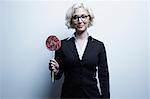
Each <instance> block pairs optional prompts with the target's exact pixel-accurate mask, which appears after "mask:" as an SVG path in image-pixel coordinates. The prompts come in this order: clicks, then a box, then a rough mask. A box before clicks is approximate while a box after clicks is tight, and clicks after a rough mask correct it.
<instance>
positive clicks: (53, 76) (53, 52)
mask: <svg viewBox="0 0 150 99" xmlns="http://www.w3.org/2000/svg"><path fill="white" fill-rule="evenodd" d="M54 58H55V51H52V59H54ZM54 74H55V73H54V71H52V83H54V81H55V79H54V78H55V75H54Z"/></svg>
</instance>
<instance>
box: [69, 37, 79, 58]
mask: <svg viewBox="0 0 150 99" xmlns="http://www.w3.org/2000/svg"><path fill="white" fill-rule="evenodd" d="M74 40H75V39H74V38H73V37H72V38H70V39H69V40H68V43H67V44H68V45H67V46H68V48H69V49H70V51H71V52H72V55H75V57H77V59H78V60H80V59H79V55H78V52H77V49H76V45H75V41H74Z"/></svg>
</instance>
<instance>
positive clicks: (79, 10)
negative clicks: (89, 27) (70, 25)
mask: <svg viewBox="0 0 150 99" xmlns="http://www.w3.org/2000/svg"><path fill="white" fill-rule="evenodd" d="M82 14H88V12H87V10H86V9H84V8H77V9H75V12H74V13H73V15H82Z"/></svg>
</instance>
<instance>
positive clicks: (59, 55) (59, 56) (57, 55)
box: [54, 48, 63, 80]
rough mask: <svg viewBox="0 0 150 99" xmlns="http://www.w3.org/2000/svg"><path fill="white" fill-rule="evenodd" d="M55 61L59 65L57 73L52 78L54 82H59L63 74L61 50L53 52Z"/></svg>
mask: <svg viewBox="0 0 150 99" xmlns="http://www.w3.org/2000/svg"><path fill="white" fill-rule="evenodd" d="M55 60H56V61H57V62H58V64H59V69H58V73H57V74H55V77H54V78H55V79H56V80H59V79H60V78H61V77H62V74H63V52H62V50H61V48H60V49H59V50H57V51H55Z"/></svg>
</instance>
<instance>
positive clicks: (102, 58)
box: [98, 43, 110, 99]
mask: <svg viewBox="0 0 150 99" xmlns="http://www.w3.org/2000/svg"><path fill="white" fill-rule="evenodd" d="M100 50H101V52H100V54H99V63H98V78H99V82H100V88H101V93H102V95H101V97H102V98H105V99H109V98H110V91H109V71H108V65H107V56H106V50H105V46H104V44H103V43H102V44H101V46H100Z"/></svg>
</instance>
